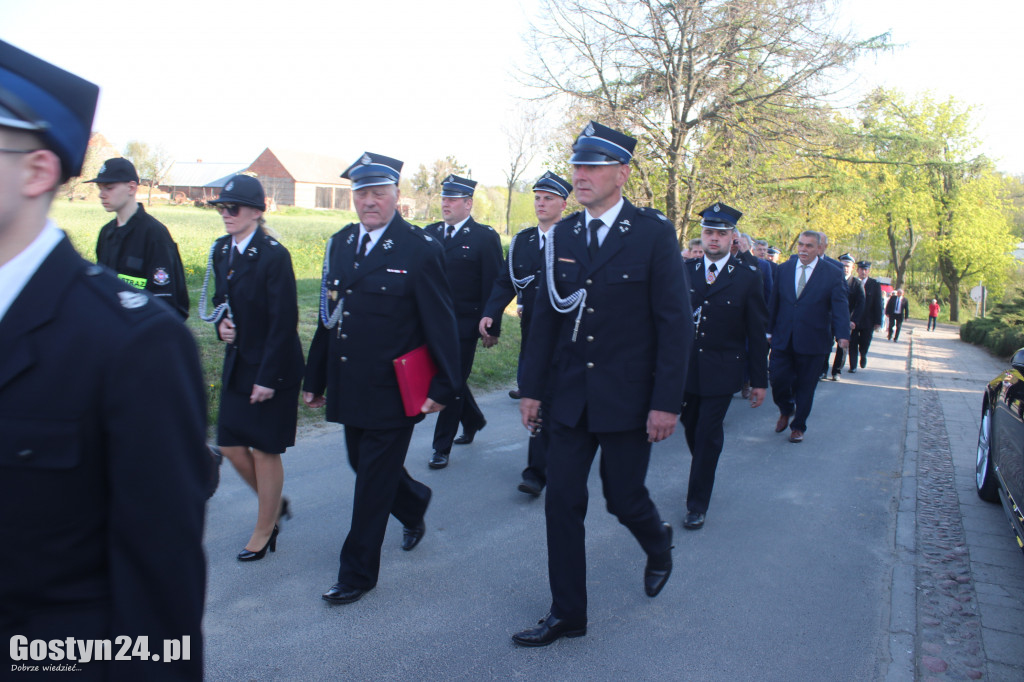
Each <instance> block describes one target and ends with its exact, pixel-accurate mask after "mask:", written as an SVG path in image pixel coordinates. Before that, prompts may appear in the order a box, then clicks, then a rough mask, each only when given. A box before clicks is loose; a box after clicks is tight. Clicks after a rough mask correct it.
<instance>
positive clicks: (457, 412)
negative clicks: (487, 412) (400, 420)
mask: <svg viewBox="0 0 1024 682" xmlns="http://www.w3.org/2000/svg"><path fill="white" fill-rule="evenodd" d="M479 340H480V337H478V336H474V337H472V338H466V339H459V360H460V361H461V362H462V367H461V369H462V388H461V389H460V390H459V394H458V396H457V397H456V398H455V402H454V403H452V404H451V405H446V406H445V408H444V409H443V410H441V411H440V412H438V413H437V424H436V425H435V426H434V450H436V451H437V452H443V453H444V454H446V455H447V454H448V453H450V452H451V451H452V441H454V440H455V436H456V435H457V434H458V431H459V424H460V423H461V424H462V428H463V430H465V431H479V430H480V429H482V428H483V427H484V423H485V420H484V413H483V412H481V411H480V407H479V406H478V405H477V404H476V399H475V398H473V393H472V391H470V390H469V383H468V381H469V375H470V374H471V373H472V372H473V360H474V359H475V358H476V344H477V341H479Z"/></svg>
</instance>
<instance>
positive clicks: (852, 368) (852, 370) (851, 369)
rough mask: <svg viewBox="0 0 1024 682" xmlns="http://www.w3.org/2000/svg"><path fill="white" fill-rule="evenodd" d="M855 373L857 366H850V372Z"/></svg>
mask: <svg viewBox="0 0 1024 682" xmlns="http://www.w3.org/2000/svg"><path fill="white" fill-rule="evenodd" d="M862 366H863V365H862ZM856 373H857V368H856V367H851V368H850V374H856Z"/></svg>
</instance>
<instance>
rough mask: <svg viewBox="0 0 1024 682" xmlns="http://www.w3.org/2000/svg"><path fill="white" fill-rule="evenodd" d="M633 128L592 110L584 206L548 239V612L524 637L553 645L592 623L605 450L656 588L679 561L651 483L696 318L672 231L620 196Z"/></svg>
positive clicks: (539, 313)
mask: <svg viewBox="0 0 1024 682" xmlns="http://www.w3.org/2000/svg"><path fill="white" fill-rule="evenodd" d="M635 146H636V140H634V139H633V138H631V137H629V136H627V135H624V134H623V133H621V132H619V131H616V130H612V129H611V128H607V127H605V126H603V125H600V124H599V123H595V122H593V121H592V122H590V123H589V124H588V125H587V126H586V128H584V130H583V133H582V134H581V135H580V136H579V137H578V138H577V140H576V143H575V144H574V145H573V156H572V159H571V160H570V162H571V163H572V164H573V186H574V191H575V193H576V198H577V200H578V201H579V202H580V203H581V204H582V205H583V206H584V207H585V208H586V211H583V212H579V213H574V214H572V215H570V216H569V217H567V218H566V219H564V220H562V221H561V222H559V223H558V224H557V225H556V226H555V228H554V230H552V232H551V234H550V236H549V237H548V243H547V247H546V248H547V251H548V254H547V256H546V267H545V276H544V278H543V279H542V281H541V285H540V289H538V291H537V301H538V305H537V309H536V310H535V311H534V317H533V324H532V326H531V328H530V340H529V342H528V343H527V346H526V354H525V356H524V360H525V366H524V368H523V387H522V391H523V398H522V400H521V401H520V412H521V413H522V417H523V424H524V425H525V426H526V427H527V428H528V429H531V430H533V429H536V428H537V427H538V426H539V424H538V421H537V420H538V412H539V409H540V405H541V399H542V398H544V397H545V396H546V395H547V396H550V409H548V410H546V412H545V413H544V416H543V420H544V423H543V428H544V429H545V430H550V437H551V441H550V446H549V450H548V454H549V457H548V492H547V497H546V499H545V505H544V510H545V518H546V520H547V544H548V576H549V582H550V587H551V597H552V601H551V610H550V613H549V614H548V615H547V616H545V617H544V618H542V619H541V620H540V622H539V624H538V626H537V627H534V628H531V629H528V630H524V631H522V632H519V633H516V634H515V635H513V637H512V639H513V641H515V642H516V643H517V644H519V645H522V646H544V645H547V644H550V643H552V642H554V641H555V640H557V639H559V638H561V637H579V636H581V635H584V634H586V631H587V575H586V573H587V571H586V563H587V560H586V547H585V542H584V518H585V516H586V508H587V477H588V475H589V472H590V467H591V464H592V463H593V460H594V456H595V455H596V453H597V448H598V447H600V448H601V468H600V471H601V480H602V482H603V490H604V496H605V500H606V501H607V506H608V510H609V511H610V512H611V513H613V514H615V516H616V517H618V519H619V521H620V522H621V523H622V524H623V525H624V526H626V528H628V529H629V531H630V532H631V533H632V534H633V536H634V537H635V538H636V539H637V540H638V541H639V543H640V546H641V548H643V550H644V552H645V553H646V555H647V564H646V567H645V569H644V576H643V585H644V591H645V592H646V593H647V595H648V596H651V597H654V596H656V595H657V594H658V593H659V592H660V591H661V589H662V588H663V587H664V586H665V583H666V582H667V581H668V578H669V574H670V573H671V571H672V551H671V549H672V529H671V527H670V526H669V525H668V524H663V523H662V521H661V517H660V516H659V514H658V510H657V508H655V506H654V503H653V502H652V501H651V498H650V495H649V494H648V492H647V488H646V487H645V485H644V481H645V478H646V476H647V465H648V462H649V460H650V454H651V443H657V442H659V441H662V440H664V439H665V438H668V437H669V436H670V435H671V434H672V432H673V431H674V430H675V425H676V419H677V417H678V414H679V408H680V405H681V404H682V400H683V388H684V386H685V385H686V365H687V362H688V356H689V352H690V346H691V345H692V343H693V319H692V316H691V312H690V302H689V297H688V296H687V291H688V289H689V287H688V286H687V283H686V275H685V274H684V273H683V259H682V258H680V256H679V243H678V241H677V239H676V233H675V229H674V228H673V226H672V224H671V223H669V222H668V220H667V219H666V218H665V217H664V216H663V215H661V214H660V213H658V212H657V211H655V210H653V209H647V208H637V207H635V206H633V204H631V203H629V202H628V201H626V200H625V199H624V198H623V197H622V186H623V185H624V184H625V183H626V180H627V179H628V178H629V172H630V166H629V163H630V159H632V156H633V149H634V147H635Z"/></svg>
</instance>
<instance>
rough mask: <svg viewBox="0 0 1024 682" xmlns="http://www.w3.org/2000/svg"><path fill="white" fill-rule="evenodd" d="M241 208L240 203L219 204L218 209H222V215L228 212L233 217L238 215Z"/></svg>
mask: <svg viewBox="0 0 1024 682" xmlns="http://www.w3.org/2000/svg"><path fill="white" fill-rule="evenodd" d="M241 208H242V207H241V206H239V205H238V204H217V210H218V211H220V214H221V215H224V214H225V213H227V214H228V215H229V216H231V217H232V218H237V217H238V211H239V210H240V209H241Z"/></svg>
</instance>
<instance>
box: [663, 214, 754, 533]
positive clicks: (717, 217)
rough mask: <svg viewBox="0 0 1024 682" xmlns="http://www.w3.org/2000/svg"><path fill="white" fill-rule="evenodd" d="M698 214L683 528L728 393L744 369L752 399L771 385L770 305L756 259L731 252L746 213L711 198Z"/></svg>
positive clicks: (694, 522)
mask: <svg viewBox="0 0 1024 682" xmlns="http://www.w3.org/2000/svg"><path fill="white" fill-rule="evenodd" d="M700 215H701V218H702V220H701V228H702V230H701V243H702V244H703V245H704V255H703V256H702V257H701V258H700V259H695V260H691V261H687V263H686V269H687V274H688V275H689V284H690V291H689V293H690V306H691V307H692V308H693V310H694V321H695V323H696V325H697V327H696V338H695V341H694V348H693V351H692V352H691V353H690V367H689V371H688V372H687V374H686V392H685V393H684V395H683V407H682V414H681V417H680V420H681V421H682V423H683V429H684V432H685V435H686V444H687V446H689V449H690V455H691V457H692V460H691V462H690V479H689V484H688V487H687V491H686V518H685V519H684V521H683V527H684V528H686V529H687V530H697V529H699V528H702V527H703V526H704V519H705V515H706V514H707V511H708V505H709V504H710V502H711V490H712V488H713V487H714V484H715V471H716V469H717V467H718V458H719V456H720V455H721V453H722V446H723V444H724V443H725V432H724V430H723V428H722V422H723V421H724V420H725V414H726V412H727V411H728V410H729V405H730V404H731V403H732V395H733V393H735V392H736V391H738V390H740V387H741V386H742V385H743V384H744V375H745V374H746V373H747V372H748V371H749V376H750V385H751V388H750V394H749V397H750V406H751V407H759V406H760V405H761V403H762V402H764V397H765V394H766V392H767V389H768V341H767V340H766V339H765V329H766V327H767V325H768V307H767V305H766V304H765V300H764V293H763V287H762V281H761V277H759V276H758V272H759V271H758V268H757V266H755V265H753V264H751V263H746V262H743V261H741V260H740V259H739V258H737V257H736V256H730V254H729V250H730V249H729V247H730V243H731V241H732V238H733V234H734V230H735V228H736V222H737V221H738V220H739V219H740V216H742V215H743V214H742V213H740V212H739V211H737V210H736V209H734V208H731V207H729V206H726V205H725V204H722V203H716V204H714V205H713V206H710V207H708V208H706V209H704V211H702V212H701V214H700ZM762 262H764V261H762Z"/></svg>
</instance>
